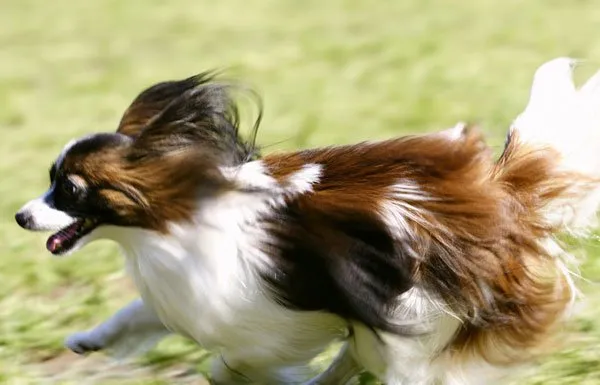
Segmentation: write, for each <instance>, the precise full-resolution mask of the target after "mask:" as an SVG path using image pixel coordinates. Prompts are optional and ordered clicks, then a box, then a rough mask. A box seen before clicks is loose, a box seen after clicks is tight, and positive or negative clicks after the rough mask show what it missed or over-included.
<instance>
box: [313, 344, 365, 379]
mask: <svg viewBox="0 0 600 385" xmlns="http://www.w3.org/2000/svg"><path fill="white" fill-rule="evenodd" d="M350 350H351V349H350V346H349V345H348V343H347V342H346V343H345V344H344V346H342V348H341V349H340V352H339V353H338V355H337V356H336V358H335V359H334V360H333V362H332V363H331V364H330V365H329V367H328V368H327V369H326V370H325V371H324V372H323V373H321V374H319V375H318V376H316V377H315V378H313V379H312V380H310V381H308V382H306V383H305V384H304V385H344V384H346V383H348V381H350V380H351V379H352V378H354V376H357V375H358V374H360V373H361V372H362V367H361V365H360V364H358V363H357V362H356V360H355V359H354V357H353V355H352V352H351V351H350Z"/></svg>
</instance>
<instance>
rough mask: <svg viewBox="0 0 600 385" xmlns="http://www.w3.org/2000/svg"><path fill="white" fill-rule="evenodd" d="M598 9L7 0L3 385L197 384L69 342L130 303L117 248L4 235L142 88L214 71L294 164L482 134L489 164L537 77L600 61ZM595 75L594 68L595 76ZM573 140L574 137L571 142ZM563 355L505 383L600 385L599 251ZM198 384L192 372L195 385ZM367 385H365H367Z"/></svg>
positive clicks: (365, 0)
mask: <svg viewBox="0 0 600 385" xmlns="http://www.w3.org/2000/svg"><path fill="white" fill-rule="evenodd" d="M598 5H599V4H598V2H597V1H594V0H569V1H566V0H565V1H560V0H528V1H521V0H503V1H494V0H478V1H467V0H455V1H452V2H451V1H442V0H402V1H400V0H398V1H369V0H328V1H320V0H303V1H294V0H255V1H244V0H220V1H200V0H194V1H192V0H170V1H160V0H127V1H123V0H95V1H76V0H53V1H43V0H0V133H1V137H0V156H1V157H2V158H1V161H0V175H1V177H2V179H1V181H0V197H1V199H0V209H1V213H2V215H1V217H0V226H1V227H0V229H1V231H0V240H1V244H2V246H3V250H2V253H1V254H0V383H3V384H11V385H12V384H14V385H17V384H125V385H127V384H173V383H175V384H178V383H182V384H183V383H202V382H201V380H200V379H199V377H198V375H197V374H196V372H200V373H201V372H202V371H203V370H205V369H206V367H207V362H208V361H207V355H206V354H205V353H204V352H202V351H201V350H199V349H197V348H196V347H195V346H193V345H192V344H190V343H188V342H185V341H183V340H181V339H178V338H171V339H169V340H167V341H165V342H164V343H162V344H161V345H160V346H159V347H158V348H157V349H155V350H154V351H152V352H151V353H150V354H148V355H147V356H145V357H142V358H140V359H138V360H137V361H135V362H134V363H130V364H128V365H127V366H114V365H112V364H110V363H108V362H107V361H106V360H105V359H104V358H103V357H102V356H101V355H99V354H96V355H92V356H90V357H88V358H85V359H83V358H79V357H76V356H74V355H72V354H70V353H68V352H66V351H65V349H64V348H63V347H62V340H63V338H64V337H65V336H66V335H67V334H69V333H71V332H73V331H76V330H80V329H87V328H89V327H91V326H93V325H95V324H96V323H98V322H100V321H101V320H103V319H104V318H105V317H107V316H108V315H109V314H111V313H112V312H113V311H114V310H115V309H116V308H118V307H119V306H121V305H123V304H124V303H126V302H127V301H128V300H129V299H130V298H132V297H133V296H134V295H135V291H134V289H133V288H132V286H131V284H130V283H129V281H128V280H127V278H126V277H125V275H124V273H123V272H122V271H121V267H122V261H121V259H120V257H119V255H118V253H117V251H116V248H115V247H114V246H113V245H111V244H106V243H105V244H102V243H99V244H94V245H91V246H89V247H87V248H86V249H85V250H84V251H81V252H79V253H78V254H77V255H74V256H72V257H69V258H64V259H60V258H51V257H50V255H49V254H48V253H47V252H46V251H45V248H44V242H45V236H43V235H34V234H31V233H27V232H25V231H23V230H21V229H20V228H18V227H17V226H16V224H14V221H13V215H14V213H15V211H16V210H17V209H18V208H19V207H20V206H21V204H22V203H24V202H25V201H26V200H28V199H30V198H32V197H34V196H37V195H38V194H40V193H41V192H42V191H43V190H44V189H45V188H46V185H47V171H46V170H47V168H48V167H49V165H50V163H51V161H52V160H53V159H54V157H55V156H56V155H57V153H58V151H59V150H60V149H61V148H62V146H63V144H64V143H65V142H66V141H67V140H69V139H70V138H72V137H75V136H79V135H82V134H85V133H89V132H96V131H112V130H114V129H115V128H116V124H117V122H118V120H119V118H120V115H121V113H122V112H123V110H124V109H125V107H126V106H127V105H128V104H129V102H130V101H131V100H132V98H133V97H134V96H135V95H136V94H137V93H138V92H139V91H140V90H141V89H142V88H144V87H146V86H148V85H150V84H152V83H155V82H158V81H162V80H166V79H175V78H182V77H186V76H189V75H191V74H194V73H197V72H200V71H203V70H206V69H210V68H215V67H216V68H223V67H225V68H228V69H229V72H228V73H229V74H230V75H232V76H235V77H237V78H240V79H242V80H244V81H245V82H247V83H249V84H251V85H253V86H254V87H255V88H256V89H257V91H258V92H259V93H260V94H261V95H263V97H264V102H265V106H266V111H265V112H266V115H265V119H264V122H263V125H262V128H261V131H260V133H259V142H260V143H261V144H262V145H266V146H269V145H274V146H272V147H269V150H271V149H273V148H277V149H290V148H297V147H307V146H316V145H325V144H335V143H347V142H353V141H358V140H366V139H376V138H387V137H390V136H393V135H401V134H406V133H415V132H423V131H431V130H438V129H441V128H445V127H449V126H451V125H453V124H454V123H455V122H457V121H458V120H471V121H475V122H478V123H480V124H481V126H482V127H483V129H484V130H485V131H486V132H487V133H488V134H489V141H490V143H491V144H492V145H494V146H495V147H496V148H499V147H500V145H501V143H502V140H503V135H504V132H505V130H506V128H507V127H508V125H509V123H510V121H511V119H512V118H514V117H515V116H516V114H517V113H518V112H520V111H521V109H522V108H523V107H524V105H525V102H526V98H527V95H528V89H529V85H530V81H531V76H532V74H533V71H534V70H535V68H536V67H537V66H538V65H539V64H541V63H542V62H544V61H546V60H548V59H550V58H552V57H555V56H562V55H571V56H575V57H579V58H586V59H590V63H592V64H593V63H598V64H600V62H598V59H600V7H599V6H598ZM590 68H591V69H592V70H593V66H591V67H590ZM567 129H568V128H567ZM585 248H586V249H587V251H588V252H589V254H590V258H589V259H588V260H587V262H586V263H585V264H584V266H583V268H582V275H583V277H584V278H585V280H582V282H581V285H582V287H583V288H584V292H585V294H586V296H585V297H584V298H583V299H582V300H581V301H580V305H579V307H578V310H577V314H576V317H575V319H573V320H572V321H570V322H569V324H568V327H567V330H566V333H565V337H564V338H563V340H564V342H565V343H564V346H563V347H561V348H560V349H559V350H558V351H557V352H555V353H553V354H552V355H550V356H549V357H548V358H546V359H544V360H543V361H541V362H539V363H538V364H537V365H536V368H535V369H534V370H532V371H530V372H526V373H524V374H523V375H522V376H521V378H520V379H519V380H517V381H516V382H515V384H529V385H533V384H537V385H564V384H578V385H579V384H584V385H591V384H600V291H599V288H598V287H597V285H595V284H594V281H597V280H599V279H600V256H599V255H600V249H599V247H598V242H596V241H595V240H593V239H592V240H589V241H586V242H585ZM190 370H191V371H190ZM363 382H364V383H370V381H369V380H367V379H365V380H364V381H363Z"/></svg>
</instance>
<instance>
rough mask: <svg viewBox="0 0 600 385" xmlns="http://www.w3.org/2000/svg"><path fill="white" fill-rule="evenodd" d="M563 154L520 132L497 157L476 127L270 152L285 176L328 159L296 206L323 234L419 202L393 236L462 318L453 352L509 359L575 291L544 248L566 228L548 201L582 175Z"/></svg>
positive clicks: (532, 342)
mask: <svg viewBox="0 0 600 385" xmlns="http://www.w3.org/2000/svg"><path fill="white" fill-rule="evenodd" d="M558 160H559V157H558V154H557V153H555V152H554V151H552V150H547V149H541V150H539V149H538V150H532V149H530V148H528V147H526V146H523V145H521V144H520V143H519V141H518V138H517V137H516V135H513V137H512V138H511V140H510V142H509V143H508V147H507V149H506V151H505V152H504V154H503V155H502V157H501V158H500V160H499V161H498V162H497V163H495V162H494V161H493V159H492V156H491V153H490V152H489V150H488V148H487V147H486V146H485V145H484V143H483V141H482V138H481V136H480V135H479V133H478V132H477V130H474V129H468V130H466V131H465V132H464V133H463V136H462V137H461V138H460V139H458V140H454V141H452V140H450V139H449V137H447V136H443V135H440V134H433V135H424V136H415V137H408V138H402V139H396V140H389V141H383V142H378V143H365V144H358V145H353V146H340V147H331V148H325V149H318V150H307V151H300V152H296V153H289V154H281V155H270V156H267V157H265V158H264V162H265V164H266V165H267V168H268V169H269V171H270V173H271V175H272V176H274V177H275V178H276V179H277V180H278V181H279V182H280V183H282V184H285V181H286V178H287V177H289V176H291V175H292V174H293V173H294V172H296V171H298V170H299V169H300V168H301V167H302V166H303V165H305V164H307V163H315V164H320V165H322V166H323V174H322V176H321V181H320V183H318V184H317V185H316V186H314V192H313V193H311V194H307V195H304V196H301V197H298V198H294V199H293V200H292V201H291V202H290V205H291V207H294V208H295V212H296V213H297V214H295V215H298V216H306V218H311V217H312V218H313V219H315V220H314V221H313V222H312V224H310V225H305V227H310V226H314V227H315V228H321V230H319V231H320V233H321V234H326V233H327V231H326V229H323V228H322V227H323V223H324V221H323V218H324V217H329V218H338V219H340V220H341V221H343V222H345V223H355V222H356V221H363V223H376V222H377V221H379V220H380V218H381V217H380V216H379V215H380V213H381V207H382V204H384V203H386V202H387V203H389V204H392V205H393V204H394V203H397V204H401V205H403V207H407V205H408V206H409V207H410V208H412V210H413V212H414V213H416V214H417V215H418V216H419V220H414V218H405V219H406V221H407V226H408V227H409V228H408V229H406V230H407V234H410V236H408V237H407V238H406V237H405V238H402V236H400V238H397V239H402V242H403V244H402V245H400V247H402V248H405V249H406V248H409V249H411V253H410V254H411V255H413V256H416V257H417V260H416V261H413V263H414V264H413V266H412V267H411V270H412V275H413V279H414V280H415V283H416V284H417V285H420V286H423V287H425V288H426V289H428V290H430V291H433V292H435V293H437V294H438V295H439V296H441V297H442V298H443V299H444V300H445V301H446V302H447V303H448V305H449V306H450V307H451V308H452V310H453V311H454V312H455V313H456V314H457V315H458V316H459V317H460V318H461V319H462V320H463V321H464V322H465V326H464V328H463V329H462V330H461V331H460V333H459V334H458V335H457V336H456V339H455V340H454V341H453V343H452V344H451V345H450V346H449V347H448V348H449V349H451V350H453V351H457V352H460V354H465V353H467V352H470V353H476V354H478V355H480V356H482V357H483V358H484V359H486V360H488V361H489V362H492V363H502V364H507V363H511V362H518V361H519V360H521V359H523V358H524V357H525V356H527V354H528V353H529V349H530V348H532V347H535V346H537V345H539V344H540V342H541V341H543V340H544V339H545V338H546V337H547V336H548V333H549V332H550V331H551V330H552V328H553V326H554V325H556V323H557V321H558V320H559V319H560V316H561V314H562V313H563V312H564V310H565V308H566V306H567V303H568V302H569V299H570V298H571V294H572V293H571V291H570V288H569V286H568V285H567V284H566V281H565V277H563V276H562V273H561V272H560V271H559V270H558V268H557V266H556V260H555V256H552V255H549V254H548V252H547V251H546V250H545V249H544V248H543V247H542V245H541V242H542V241H543V240H544V239H548V238H552V237H553V236H554V235H555V233H557V232H558V231H559V230H560V229H558V228H554V227H552V226H550V225H549V224H548V223H546V221H545V220H544V218H543V210H544V208H545V207H546V206H547V205H548V204H549V203H551V202H552V201H554V200H556V199H558V198H560V197H561V196H564V194H567V193H568V192H567V190H568V189H569V187H570V186H572V185H573V184H574V183H578V181H580V180H581V179H582V177H581V176H579V175H573V174H565V173H564V172H561V171H559V169H558V166H559V164H558ZM407 181H408V182H410V183H411V184H414V185H416V186H418V188H419V190H420V191H422V193H423V196H424V197H426V199H421V198H418V199H412V200H411V199H410V194H408V198H406V196H403V195H402V194H400V195H398V197H397V198H394V196H393V194H392V193H391V190H390V189H391V187H392V186H394V185H395V184H402V183H403V182H407ZM395 199H396V200H395ZM407 199H408V200H407ZM361 218H362V219H361ZM336 223H337V222H336ZM299 242H301V240H299ZM330 246H331V245H330Z"/></svg>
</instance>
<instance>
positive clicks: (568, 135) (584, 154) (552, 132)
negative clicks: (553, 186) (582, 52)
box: [507, 58, 600, 234]
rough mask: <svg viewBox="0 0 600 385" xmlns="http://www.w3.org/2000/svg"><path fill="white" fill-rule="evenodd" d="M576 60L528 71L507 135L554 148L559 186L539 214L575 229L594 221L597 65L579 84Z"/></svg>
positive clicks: (599, 98)
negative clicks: (526, 94)
mask: <svg viewBox="0 0 600 385" xmlns="http://www.w3.org/2000/svg"><path fill="white" fill-rule="evenodd" d="M576 64H577V62H576V61H575V60H573V59H570V58H557V59H554V60H551V61H549V62H546V63H544V64H543V65H542V66H540V67H539V68H538V70H537V71H536V73H535V75H534V79H533V84H532V87H531V94H530V99H529V103H528V104H527V107H526V108H525V110H524V111H523V112H522V113H521V114H520V115H519V116H518V117H517V118H516V119H515V121H514V123H513V125H512V127H511V131H510V134H509V139H508V143H507V150H509V151H510V146H511V143H510V142H511V140H512V137H516V139H517V140H518V141H519V143H520V145H521V146H525V147H528V148H529V149H530V150H536V149H537V150H541V151H543V150H544V149H546V150H550V151H554V152H555V155H556V158H555V159H553V161H555V162H557V164H556V169H555V173H556V174H555V175H554V179H553V181H554V182H555V183H561V180H562V182H563V183H564V186H562V187H563V188H564V191H562V192H561V194H559V195H558V196H557V199H551V200H549V202H548V206H547V207H546V208H545V212H544V217H545V219H546V220H547V221H548V223H549V224H551V225H552V226H553V227H555V228H557V229H559V230H563V231H564V230H567V231H570V232H574V233H578V234H581V233H582V232H584V231H585V230H587V229H589V228H591V227H592V226H594V225H596V212H597V210H598V208H599V207H600V183H598V182H599V181H600V71H599V72H598V73H596V74H595V75H594V76H592V77H591V78H590V79H589V80H588V81H587V82H586V83H585V84H584V85H583V86H581V87H579V88H577V87H576V86H575V84H574V83H573V70H574V68H575V67H576Z"/></svg>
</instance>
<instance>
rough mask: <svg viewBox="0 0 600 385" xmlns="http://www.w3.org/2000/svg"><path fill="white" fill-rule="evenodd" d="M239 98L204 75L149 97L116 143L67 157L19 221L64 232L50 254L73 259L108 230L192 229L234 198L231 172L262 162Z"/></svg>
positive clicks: (84, 146) (113, 136) (67, 152)
mask: <svg viewBox="0 0 600 385" xmlns="http://www.w3.org/2000/svg"><path fill="white" fill-rule="evenodd" d="M230 88H231V86H230V85H225V84H218V83H216V82H215V81H214V79H213V78H212V77H211V76H208V75H200V76H195V77H192V78H189V79H185V80H180V81H171V82H164V83H159V84H157V85H154V86H152V87H150V88H149V89H147V90H145V91H144V92H142V93H141V94H140V95H139V96H138V97H137V98H136V99H135V100H134V101H133V103H132V104H131V106H130V107H129V108H128V109H127V111H126V112H125V114H124V116H123V118H122V120H121V123H120V124H119V129H118V130H117V132H116V133H99V134H93V135H89V136H85V137H83V138H80V139H77V140H73V141H71V142H69V143H68V144H67V145H66V146H65V147H64V148H63V150H62V152H61V153H60V155H59V156H58V157H57V159H56V160H55V161H54V162H53V164H52V166H51V168H50V187H49V189H48V190H47V191H46V192H45V193H44V194H43V195H42V196H41V197H39V198H37V199H34V200H31V201H30V202H28V203H26V204H25V205H24V206H23V207H22V208H21V209H20V210H19V211H18V212H17V214H16V216H15V219H16V221H17V223H18V224H19V225H20V226H21V227H23V228H25V229H27V230H32V231H56V232H55V233H54V234H53V235H51V236H50V238H49V239H48V241H47V248H48V250H49V251H50V252H52V253H53V254H66V253H70V252H72V251H74V250H76V249H78V248H81V247H82V246H84V245H85V244H87V243H88V242H90V241H91V240H93V239H97V238H100V237H102V231H101V229H106V228H114V226H117V227H136V228H144V229H150V230H155V231H159V232H161V231H165V229H166V226H167V224H168V223H170V222H177V221H185V220H190V219H191V217H192V215H193V212H194V210H195V206H196V205H197V204H198V198H199V197H200V196H201V195H202V194H211V193H216V192H218V191H220V190H222V189H224V188H227V184H228V181H227V180H226V179H225V178H224V177H223V176H222V174H221V170H222V168H223V167H227V166H234V165H237V164H240V163H242V162H244V161H246V160H248V159H249V158H251V157H252V156H253V155H254V148H253V144H248V143H246V142H243V141H242V140H241V139H240V137H239V135H238V119H237V110H236V108H235V105H234V104H233V102H232V99H231V98H230V95H229V90H230ZM257 123H258V122H257Z"/></svg>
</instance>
